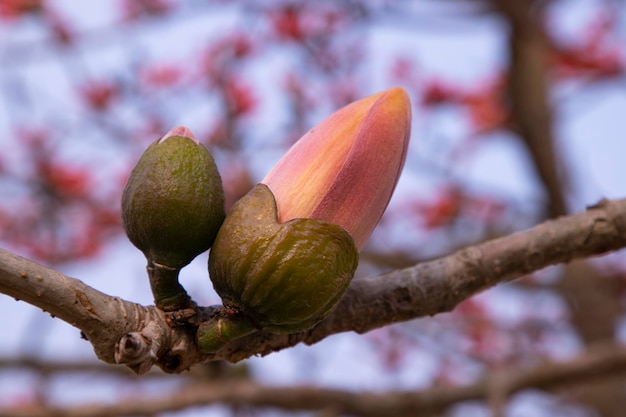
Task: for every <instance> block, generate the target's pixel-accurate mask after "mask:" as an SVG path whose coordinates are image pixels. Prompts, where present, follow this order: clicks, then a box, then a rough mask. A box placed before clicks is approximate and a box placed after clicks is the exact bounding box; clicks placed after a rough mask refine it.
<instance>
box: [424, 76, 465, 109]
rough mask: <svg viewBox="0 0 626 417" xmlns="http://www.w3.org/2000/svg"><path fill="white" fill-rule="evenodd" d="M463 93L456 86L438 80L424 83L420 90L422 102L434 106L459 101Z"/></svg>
mask: <svg viewBox="0 0 626 417" xmlns="http://www.w3.org/2000/svg"><path fill="white" fill-rule="evenodd" d="M463 95H464V93H463V92H462V91H461V90H460V89H459V88H458V87H453V86H451V85H448V84H446V83H444V82H442V81H439V80H432V81H429V82H427V83H426V85H425V87H424V90H423V91H422V104H423V105H424V106H435V105H439V104H444V103H450V102H459V101H460V100H461V97H462V96H463Z"/></svg>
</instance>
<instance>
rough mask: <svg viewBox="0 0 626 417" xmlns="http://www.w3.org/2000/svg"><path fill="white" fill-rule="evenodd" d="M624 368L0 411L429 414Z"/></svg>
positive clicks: (536, 368) (239, 387)
mask: <svg viewBox="0 0 626 417" xmlns="http://www.w3.org/2000/svg"><path fill="white" fill-rule="evenodd" d="M624 372H626V347H624V346H619V345H613V344H609V345H603V346H597V347H595V348H593V349H590V350H589V351H587V352H586V353H584V354H582V355H580V356H578V357H576V358H574V359H570V360H568V361H563V362H545V363H540V364H535V365H533V366H531V367H510V368H508V369H498V370H496V371H493V372H490V373H487V375H486V376H485V377H484V378H482V379H480V380H479V381H477V382H476V383H473V384H470V385H465V386H457V387H436V388H430V389H427V390H423V391H418V392H411V391H389V392H383V393H371V392H355V391H345V390H339V389H327V388H317V387H306V386H304V387H293V386H289V387H267V386H263V385H259V384H257V383H254V382H251V381H248V380H246V381H237V380H235V381H225V382H219V383H215V382H213V383H209V382H203V383H195V384H189V385H185V386H184V387H182V388H180V389H178V390H176V391H175V392H171V393H168V394H165V395H164V394H163V393H160V394H159V395H158V397H148V398H136V397H133V398H131V399H128V400H122V401H120V402H118V403H117V404H110V405H95V404H94V405H81V406H74V407H53V406H50V407H44V406H32V407H29V406H23V407H19V408H12V409H2V408H0V417H5V416H12V417H54V416H65V417H73V416H82V417H109V416H126V415H153V414H158V413H165V412H172V411H178V410H183V409H185V408H188V407H191V406H196V407H197V406H207V405H211V404H217V403H220V404H228V405H232V406H237V405H247V406H253V407H274V408H280V409H283V410H290V411H303V410H328V409H333V410H336V411H337V413H338V414H350V415H359V416H364V417H373V416H376V417H377V416H403V415H411V416H415V417H419V416H430V415H433V414H434V413H440V412H442V411H443V410H445V409H447V408H448V407H450V406H452V405H454V404H456V403H458V402H461V401H469V400H483V399H487V398H488V397H489V396H490V395H491V394H492V389H493V387H494V386H496V385H498V392H499V393H506V394H507V395H511V394H513V393H515V392H518V391H521V390H523V389H526V388H542V389H548V390H554V389H561V388H563V387H564V386H566V385H569V384H574V383H579V382H582V381H589V380H591V379H593V378H599V377H606V376H610V375H617V374H623V373H624Z"/></svg>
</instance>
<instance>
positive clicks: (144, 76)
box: [140, 63, 184, 88]
mask: <svg viewBox="0 0 626 417" xmlns="http://www.w3.org/2000/svg"><path fill="white" fill-rule="evenodd" d="M183 76H184V71H183V69H182V68H181V67H180V66H178V65H176V64H167V63H161V64H157V65H153V66H149V67H144V68H142V70H141V72H140V77H141V81H142V82H143V83H144V84H145V85H146V86H148V87H157V88H158V87H171V86H173V85H175V84H177V83H179V82H180V81H181V80H182V78H183Z"/></svg>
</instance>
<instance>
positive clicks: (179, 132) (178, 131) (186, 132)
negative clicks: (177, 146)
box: [159, 126, 200, 144]
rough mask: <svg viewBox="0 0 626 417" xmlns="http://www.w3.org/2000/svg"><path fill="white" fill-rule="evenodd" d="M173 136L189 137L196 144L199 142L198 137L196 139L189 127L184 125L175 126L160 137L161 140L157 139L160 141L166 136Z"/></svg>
mask: <svg viewBox="0 0 626 417" xmlns="http://www.w3.org/2000/svg"><path fill="white" fill-rule="evenodd" d="M173 136H182V137H185V138H189V139H191V140H193V141H194V142H196V143H197V144H199V143H200V142H198V139H196V137H195V136H194V134H193V133H192V132H191V129H189V128H188V127H185V126H176V127H175V128H173V129H171V130H170V131H169V132H167V133H166V134H165V135H164V136H163V137H162V138H161V140H159V143H162V142H163V141H164V140H166V139H167V138H171V137H173Z"/></svg>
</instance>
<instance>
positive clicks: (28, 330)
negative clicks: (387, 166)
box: [0, 0, 626, 417]
mask: <svg viewBox="0 0 626 417" xmlns="http://www.w3.org/2000/svg"><path fill="white" fill-rule="evenodd" d="M54 3H55V4H57V5H58V7H59V8H60V9H62V10H63V11H64V13H65V12H67V13H69V14H74V15H75V16H76V22H82V23H81V24H84V30H86V31H94V32H95V31H97V30H98V28H100V27H106V26H107V25H109V24H110V21H111V19H114V18H115V15H114V13H112V10H111V7H110V2H107V1H103V0H98V1H91V2H74V1H72V0H57V1H55V2H54ZM426 3H428V2H426ZM431 3H432V2H431ZM564 3H565V4H566V5H567V6H563V10H561V11H560V12H559V25H560V27H561V26H562V27H561V28H560V32H561V33H562V36H563V37H565V38H567V37H568V36H572V34H573V33H575V32H576V29H577V28H578V27H579V26H580V25H581V24H582V22H584V21H585V18H586V16H588V15H589V12H590V10H592V9H593V8H594V7H595V5H594V2H593V1H591V0H588V1H584V0H572V1H566V2H564ZM415 7H419V6H415ZM424 7H438V6H436V5H435V6H433V5H432V4H431V5H430V6H428V5H427V6H424ZM221 10H222V11H221V12H220V13H218V14H216V15H214V16H213V18H212V20H211V21H210V22H207V21H206V17H205V16H194V15H193V14H187V15H185V16H184V17H183V19H184V24H183V25H180V24H177V25H172V26H171V27H168V28H166V30H167V32H166V33H155V29H154V28H147V30H146V31H142V32H133V33H140V35H139V38H137V39H134V41H135V42H137V43H140V44H141V45H142V47H143V48H142V51H143V52H144V53H148V54H150V53H153V54H165V55H166V56H168V57H169V58H171V57H172V55H174V56H179V57H180V59H185V57H186V56H187V55H188V54H189V53H191V52H192V51H193V50H194V48H196V47H197V45H195V44H194V43H193V40H194V39H198V38H202V37H206V36H211V34H212V33H215V34H217V33H220V32H221V31H225V30H229V29H230V28H232V27H233V25H236V24H237V12H236V8H230V9H229V8H228V7H226V8H223V9H221ZM468 25H469V24H468ZM424 26H425V27H424V29H423V30H419V32H418V33H419V36H411V38H410V39H409V38H407V36H406V29H405V28H403V26H402V25H396V24H395V23H394V22H389V24H388V25H382V27H380V28H378V29H377V30H375V31H372V32H371V33H368V39H367V48H368V50H369V51H370V52H372V53H375V54H379V55H380V56H381V59H380V60H378V61H375V62H373V63H372V64H371V65H372V68H369V69H368V70H369V71H370V72H371V73H372V74H373V77H372V79H373V85H371V86H370V87H369V88H370V89H371V90H372V91H371V92H372V93H373V92H375V91H378V90H380V89H382V88H386V87H387V85H386V84H387V83H388V80H387V79H386V78H385V75H384V74H386V73H387V72H388V67H387V65H388V62H389V60H388V59H385V56H387V55H393V54H395V53H396V52H397V51H402V50H405V49H407V48H413V49H414V50H415V51H416V54H415V55H416V56H420V57H427V59H423V60H421V61H420V62H419V63H418V64H419V68H420V77H423V78H424V79H428V78H430V77H435V76H436V77H439V78H442V79H446V80H450V81H452V82H458V83H469V84H471V83H476V84H479V83H481V82H483V80H484V79H485V77H486V76H488V74H489V73H490V71H491V69H493V68H494V67H498V66H502V65H504V63H505V59H506V58H505V57H504V55H503V51H504V48H505V45H504V44H503V39H504V38H503V37H502V27H501V25H500V24H499V23H498V22H497V21H494V20H492V19H479V21H478V22H477V24H475V25H474V26H472V27H463V29H462V30H458V31H455V30H446V31H438V30H436V29H435V30H433V28H432V27H430V26H429V25H428V23H427V22H425V23H424ZM10 30H11V29H10V28H9V27H7V26H4V27H3V24H2V23H0V39H1V38H2V37H3V36H7V35H8V34H9V33H10ZM412 33H413V32H412ZM36 35H37V29H36V28H33V31H32V33H30V34H27V35H25V36H36ZM114 36H117V37H118V38H119V40H118V41H117V42H113V43H111V44H108V45H106V46H105V47H100V46H98V40H97V38H96V37H94V39H93V40H88V41H87V42H86V43H85V48H86V49H85V51H84V53H85V54H86V55H88V56H89V61H88V62H89V63H88V64H87V65H86V68H85V69H84V70H85V71H86V72H89V73H90V74H91V75H94V74H97V73H98V71H103V72H106V71H107V70H108V69H110V68H114V67H115V66H116V65H118V60H119V59H120V56H121V53H122V52H121V50H122V48H123V47H124V46H125V45H124V39H125V37H126V36H128V33H119V34H116V35H114ZM2 47H3V43H2V41H0V51H2ZM39 53H40V54H41V56H45V55H46V53H47V52H46V51H40V52H39ZM1 56H2V54H1V52H0V57H1ZM280 59H281V58H280V57H273V59H272V60H270V62H268V63H267V64H266V65H264V66H261V67H260V69H259V73H258V74H256V76H257V77H258V79H259V84H260V85H263V80H264V79H267V77H271V74H272V73H273V67H272V66H273V65H279V64H280V62H281V61H280ZM43 61H44V62H46V60H45V59H44V60H43ZM57 70H58V69H55V66H54V65H46V64H45V63H44V64H40V61H39V60H36V61H33V62H32V63H31V64H29V65H25V66H22V67H19V68H10V69H8V71H28V72H29V73H30V74H31V75H30V76H31V77H32V78H33V79H38V80H39V81H38V82H39V84H40V85H42V86H44V85H45V88H42V90H44V91H48V93H47V94H50V95H54V96H55V97H57V96H58V97H63V96H64V94H62V91H63V89H64V88H69V87H68V86H67V85H63V83H62V82H60V83H59V84H58V85H55V86H53V87H51V85H50V83H51V80H57V79H58V80H61V79H62V78H61V77H58V76H57V75H55V71H57ZM0 71H2V69H0ZM623 86H624V84H623V83H622V85H621V88H615V87H611V88H610V89H609V88H605V89H601V90H600V91H595V90H594V91H591V92H582V93H581V92H580V91H579V90H577V88H579V86H569V87H568V88H564V89H563V91H557V92H555V97H553V99H554V100H556V101H558V102H559V103H565V104H564V105H563V113H562V114H559V115H558V118H557V125H556V129H557V136H558V138H559V143H558V145H559V149H560V152H562V153H563V154H564V155H565V156H566V160H567V161H568V162H569V163H571V164H572V165H573V166H576V167H577V169H576V170H575V172H576V177H575V178H573V182H574V184H575V188H576V192H575V193H574V198H573V199H572V201H571V202H570V203H571V207H572V208H573V209H575V210H582V209H584V207H585V206H587V205H590V204H593V203H594V202H596V201H597V200H599V199H600V198H602V197H606V198H622V197H624V196H626V181H624V178H626V164H624V163H623V161H622V159H623V158H621V156H622V155H625V154H626V141H625V140H624V138H623V132H624V128H623V125H624V114H626V89H625V88H623ZM268 88H269V87H268ZM55 89H57V90H55ZM267 94H268V95H269V94H270V92H269V91H268V92H267ZM68 100H69V99H68ZM174 100H175V98H174ZM269 102H270V103H272V101H271V100H270V101H269ZM7 105H8V104H7V103H4V104H2V103H0V107H2V106H7ZM49 105H51V106H58V105H63V106H67V107H68V109H69V110H70V111H68V112H67V116H66V117H68V119H72V118H74V117H80V113H76V114H74V113H73V112H72V111H71V110H73V109H76V106H77V105H76V103H72V102H71V101H68V102H67V103H58V102H53V103H50V104H49ZM274 105H275V106H276V108H278V106H279V105H280V103H278V102H275V103H274ZM203 111H206V109H204V108H201V109H198V110H197V111H195V112H190V113H188V114H186V115H185V116H184V117H181V118H180V120H175V121H174V123H175V124H176V125H178V124H183V125H187V126H189V127H191V129H192V131H193V130H194V129H195V128H197V127H199V126H201V119H202V117H203V115H202V114H203ZM265 111H266V112H267V114H274V113H276V109H275V108H273V107H272V106H271V105H270V106H269V107H267V108H266V109H265ZM9 114H11V113H10V112H9V111H6V109H5V111H0V132H3V131H6V126H7V125H6V124H7V121H6V117H8V116H7V115H9ZM35 117H36V118H37V117H44V116H43V115H35ZM263 119H267V115H263V114H262V115H259V120H263ZM435 124H436V131H435V130H434V127H433V126H434V125H435ZM464 128H466V126H463V121H462V120H459V115H458V114H455V113H453V112H449V113H445V112H444V113H441V114H436V115H429V114H423V113H416V114H415V116H414V124H413V138H412V143H411V150H410V152H411V153H412V154H416V155H424V157H428V158H432V155H433V150H434V149H437V148H438V146H439V145H440V143H439V142H438V141H440V140H444V141H445V140H452V141H453V140H455V137H456V134H458V132H459V131H461V130H463V129H464ZM433 132H435V133H436V134H435V133H433ZM3 136H4V137H5V138H4V139H3V138H2V137H3ZM94 143H95V141H93V142H90V141H89V140H88V139H87V140H76V141H74V142H73V144H74V146H73V147H71V148H68V149H67V153H68V158H83V157H85V155H93V150H94ZM0 145H2V146H11V145H10V142H9V141H8V140H7V139H6V136H5V135H3V134H0ZM115 152H116V150H115V149H101V150H99V152H98V154H97V155H95V156H87V158H91V157H94V158H96V159H98V160H106V161H114V160H115ZM472 152H474V155H472V157H471V158H466V159H464V162H463V163H462V164H459V165H458V166H452V167H448V168H449V169H450V170H451V171H452V172H453V175H454V176H456V177H459V178H464V179H465V180H466V181H467V182H468V183H476V184H481V186H483V187H486V188H487V189H491V190H496V191H498V192H501V193H504V194H507V195H511V196H513V197H514V199H518V200H522V201H523V200H524V199H529V200H530V201H531V203H532V201H533V199H535V198H536V197H535V196H536V194H537V190H538V183H537V181H536V179H534V178H533V176H532V174H531V173H532V169H531V167H530V166H529V165H528V159H526V158H524V157H523V152H520V145H519V144H518V143H517V142H516V141H515V140H514V139H513V138H511V137H507V136H506V135H504V134H494V135H492V137H489V138H488V140H484V141H482V142H481V143H479V144H478V145H477V146H476V148H475V149H473V150H472ZM279 156H280V155H273V154H271V155H270V154H268V155H267V158H264V162H263V163H259V166H258V167H256V168H255V169H256V171H257V173H258V176H259V178H262V176H263V175H264V173H265V172H266V170H267V169H269V167H268V166H266V165H269V163H267V162H265V161H267V160H272V159H274V160H275V159H277V158H278V157H279ZM437 157H439V158H441V160H442V161H446V160H447V158H446V155H437ZM109 163H111V164H112V165H115V162H109ZM429 187H432V184H431V183H429V182H428V181H427V180H424V168H423V167H419V166H407V167H406V169H405V173H404V174H403V177H402V179H401V181H400V183H399V185H398V189H397V193H398V194H399V195H403V194H404V193H411V192H415V190H416V189H418V190H419V189H424V190H426V189H428V188H429ZM395 201H400V200H399V199H396V200H395ZM393 204H395V203H394V202H392V205H393ZM206 262H207V257H206V254H205V255H201V256H199V257H198V258H197V259H196V260H194V262H193V263H192V264H191V265H190V266H189V267H187V268H185V269H184V270H183V274H182V278H181V280H182V282H183V285H184V286H185V287H186V288H187V289H188V291H189V292H190V293H191V294H192V296H193V297H194V299H196V300H197V301H198V302H199V303H200V304H205V305H208V304H215V303H218V302H219V299H218V298H217V296H216V295H215V293H213V292H212V289H211V285H210V282H209V280H208V277H207V276H206ZM144 264H145V260H144V258H143V255H142V254H141V253H140V252H139V251H138V250H136V249H135V248H134V247H133V246H132V245H131V244H130V243H129V242H128V241H126V239H125V238H124V237H120V238H117V239H115V240H113V241H112V242H110V243H109V244H108V245H107V246H106V247H105V249H104V250H103V251H102V253H101V254H99V255H98V256H97V257H96V258H95V259H90V260H84V261H79V262H74V263H68V264H66V265H63V266H62V268H61V270H62V272H63V273H65V274H67V275H69V276H73V277H77V278H80V279H82V280H84V281H85V282H86V283H87V284H89V285H91V286H93V287H95V288H97V289H98V290H101V291H104V292H106V293H109V294H115V295H118V296H120V297H123V298H126V299H129V300H132V301H135V302H139V303H142V304H151V303H152V298H151V294H150V293H149V288H148V285H147V281H146V280H143V281H142V280H140V279H136V278H137V277H142V276H144V274H145V270H144V268H145V265H144ZM481 296H483V297H491V298H493V300H494V303H495V305H496V306H499V307H495V308H503V309H504V310H503V311H505V312H506V311H508V312H509V313H510V314H511V315H512V316H514V315H515V306H516V303H515V299H516V298H515V296H511V295H510V294H507V288H506V287H505V288H497V289H494V290H491V291H490V292H489V293H488V294H484V295H481ZM496 299H499V300H506V301H505V302H502V301H500V302H498V301H495V300H496ZM543 302H544V303H545V309H543V310H541V311H542V312H543V314H554V315H558V314H561V312H562V310H561V309H560V308H559V306H558V302H557V305H556V307H554V305H555V301H554V300H544V301H543ZM506 308H508V310H506ZM0 317H3V318H4V319H3V320H0V323H1V325H2V327H3V328H4V329H5V332H4V335H5V336H3V340H2V342H0V356H2V357H4V356H12V355H16V353H17V352H19V354H23V355H24V354H25V355H28V354H34V355H37V356H41V357H43V358H54V359H68V360H69V359H76V358H80V359H84V360H92V359H94V355H93V351H92V349H91V346H90V345H89V344H88V343H87V342H85V341H83V340H81V339H80V338H79V332H78V330H76V329H74V328H72V327H70V326H69V325H66V324H65V323H63V322H61V321H59V320H53V319H51V318H49V317H48V316H47V315H44V314H43V313H41V312H39V311H38V310H36V309H34V308H32V307H30V306H28V305H26V304H25V303H22V302H16V301H14V300H12V299H10V298H8V297H1V296H0ZM9 317H10V319H7V318H9ZM427 320H429V319H421V320H418V321H417V324H416V327H417V328H418V329H421V330H425V331H428V322H427ZM561 336H562V337H563V338H564V339H562V340H565V343H563V344H562V346H563V351H562V352H565V356H566V355H568V354H572V353H574V352H576V350H577V347H578V345H577V342H576V341H575V340H572V339H567V336H566V335H565V334H562V335H561ZM377 337H385V334H384V333H380V334H377V331H374V332H371V333H370V334H368V335H365V336H359V335H355V334H352V333H346V334H340V335H336V336H332V337H329V338H327V339H326V340H324V341H322V342H320V343H318V344H316V345H315V346H310V347H309V346H302V345H299V346H297V347H295V348H292V349H287V350H285V351H282V352H278V353H274V354H272V355H270V356H268V357H265V358H252V359H250V360H249V361H248V364H249V365H250V366H251V367H252V369H253V370H254V373H255V376H257V377H258V379H259V380H261V381H264V382H267V383H269V384H289V385H291V384H297V383H314V384H320V385H323V386H330V387H339V388H349V389H371V390H380V389H391V388H403V389H419V388H421V387H426V386H428V384H429V382H430V380H431V378H432V376H433V375H434V373H435V372H436V370H437V366H438V361H437V358H434V359H433V357H432V355H431V354H430V353H429V352H430V350H428V349H426V350H422V349H415V350H413V351H410V352H409V353H408V356H407V357H406V358H405V359H404V360H405V366H403V367H401V368H400V369H398V370H396V371H395V372H386V370H387V368H386V367H385V366H386V365H385V363H384V362H383V361H381V358H380V356H379V353H378V351H377V350H376V349H375V346H376V345H375V343H370V342H364V339H368V340H374V341H375V340H376V339H377ZM557 353H558V352H557ZM82 378H83V379H81V378H74V377H70V378H63V379H61V380H59V381H58V382H56V383H54V384H53V385H52V386H53V390H52V391H51V393H50V395H51V396H54V397H55V398H56V399H57V400H58V401H59V402H62V403H63V402H68V403H71V402H74V401H85V400H87V401H89V400H93V401H99V400H110V399H112V398H118V397H120V396H124V395H126V394H127V393H125V388H124V387H123V386H116V385H113V384H111V383H110V381H108V380H107V379H106V378H103V379H101V380H99V383H93V381H92V380H90V381H89V383H88V384H87V383H86V380H85V379H84V377H82ZM33 381H34V380H33V377H32V375H28V374H25V373H19V374H11V373H4V372H3V373H0V405H2V404H3V403H4V402H7V401H10V400H11V399H12V398H13V399H14V398H15V397H16V396H17V397H19V396H20V395H26V394H25V393H27V392H28V388H27V387H28V386H29V385H30V384H32V383H33ZM175 383H176V382H175V380H172V381H171V382H159V383H155V386H154V387H153V389H155V390H159V389H163V386H166V385H167V384H175ZM159 384H163V385H159ZM88 385H89V386H90V388H89V389H88V390H87V391H85V388H86V387H87V386H88ZM69 387H75V388H80V390H78V389H76V390H73V389H68V388H69ZM531 397H532V395H531ZM525 398H526V397H525ZM544 401H547V400H546V399H545V398H544V397H542V396H541V395H539V394H535V397H533V398H532V400H528V398H526V400H524V401H523V400H522V399H518V401H516V403H515V404H514V407H519V409H520V410H526V411H528V410H531V411H532V410H533V409H534V408H533V407H536V406H537V404H539V405H541V404H543V402H544ZM464 412H465V413H467V414H464V415H477V416H478V415H483V414H481V413H482V412H484V410H482V409H480V407H478V408H476V409H474V408H472V406H470V408H468V409H464ZM474 412H475V414H472V413H474ZM179 415H184V416H190V417H191V416H196V415H198V416H199V415H207V414H203V413H201V412H197V411H188V412H183V413H181V414H179ZM208 415H215V416H219V415H223V414H222V411H221V409H220V408H219V407H215V408H213V409H212V414H208ZM519 415H532V414H522V413H521V412H520V414H519Z"/></svg>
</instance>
